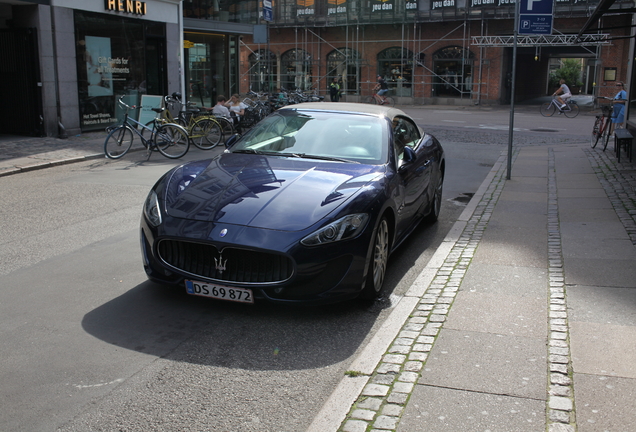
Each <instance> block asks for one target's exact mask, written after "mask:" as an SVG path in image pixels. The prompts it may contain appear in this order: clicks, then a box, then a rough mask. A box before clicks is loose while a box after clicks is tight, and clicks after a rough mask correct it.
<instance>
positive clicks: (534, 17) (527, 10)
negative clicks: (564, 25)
mask: <svg viewBox="0 0 636 432" xmlns="http://www.w3.org/2000/svg"><path fill="white" fill-rule="evenodd" d="M553 10H554V0H516V1H515V31H514V43H513V48H512V80H511V84H510V87H511V88H510V90H511V92H512V94H511V95H510V126H509V127H510V130H509V132H508V173H507V175H506V179H507V180H510V171H511V169H512V135H513V130H514V121H515V83H516V80H517V40H518V38H519V33H522V34H552V21H553V20H552V18H553V14H552V12H553Z"/></svg>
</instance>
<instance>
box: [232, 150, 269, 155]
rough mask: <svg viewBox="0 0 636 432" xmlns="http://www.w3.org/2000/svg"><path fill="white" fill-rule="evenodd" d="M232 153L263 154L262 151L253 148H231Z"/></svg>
mask: <svg viewBox="0 0 636 432" xmlns="http://www.w3.org/2000/svg"><path fill="white" fill-rule="evenodd" d="M232 153H249V154H258V155H259V154H263V152H262V151H260V150H254V149H237V150H232Z"/></svg>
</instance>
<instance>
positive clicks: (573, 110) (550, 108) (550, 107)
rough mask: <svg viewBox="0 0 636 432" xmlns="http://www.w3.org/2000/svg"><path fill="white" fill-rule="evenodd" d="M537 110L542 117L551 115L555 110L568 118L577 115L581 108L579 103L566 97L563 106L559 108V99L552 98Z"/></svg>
mask: <svg viewBox="0 0 636 432" xmlns="http://www.w3.org/2000/svg"><path fill="white" fill-rule="evenodd" d="M539 111H540V112H541V115H542V116H543V117H552V116H553V115H554V113H555V112H557V111H559V114H565V116H566V117H568V118H574V117H576V116H577V115H579V112H580V111H581V110H580V108H579V105H578V104H577V103H576V102H575V101H573V100H571V99H568V100H567V101H566V102H565V108H561V106H560V105H559V101H558V100H557V99H556V98H553V99H552V101H550V102H546V103H544V104H543V105H541V108H540V109H539Z"/></svg>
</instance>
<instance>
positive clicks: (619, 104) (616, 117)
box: [612, 81, 627, 129]
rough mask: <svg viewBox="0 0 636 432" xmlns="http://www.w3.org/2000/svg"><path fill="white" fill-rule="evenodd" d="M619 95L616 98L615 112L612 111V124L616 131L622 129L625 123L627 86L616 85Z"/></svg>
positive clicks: (619, 83)
mask: <svg viewBox="0 0 636 432" xmlns="http://www.w3.org/2000/svg"><path fill="white" fill-rule="evenodd" d="M616 88H617V90H618V93H616V96H614V110H613V111H612V123H614V129H622V128H623V123H624V122H625V102H627V92H626V91H625V84H623V83H622V82H620V81H619V82H617V83H616Z"/></svg>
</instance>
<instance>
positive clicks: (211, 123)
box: [190, 118, 223, 150]
mask: <svg viewBox="0 0 636 432" xmlns="http://www.w3.org/2000/svg"><path fill="white" fill-rule="evenodd" d="M190 137H191V138H192V142H193V143H194V145H195V146H197V147H198V148H200V149H201V150H210V149H213V148H214V147H216V146H217V145H219V143H220V142H221V138H223V133H222V132H221V126H220V125H219V124H218V123H217V122H216V120H211V119H207V118H203V119H200V120H197V121H195V122H194V124H193V125H192V132H191V133H190Z"/></svg>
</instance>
